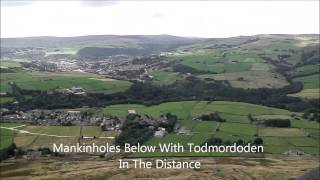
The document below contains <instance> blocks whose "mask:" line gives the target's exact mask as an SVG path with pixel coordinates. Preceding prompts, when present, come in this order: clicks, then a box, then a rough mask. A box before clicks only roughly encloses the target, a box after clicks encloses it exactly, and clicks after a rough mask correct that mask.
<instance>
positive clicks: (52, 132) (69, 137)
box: [0, 123, 116, 149]
mask: <svg viewBox="0 0 320 180" xmlns="http://www.w3.org/2000/svg"><path fill="white" fill-rule="evenodd" d="M19 125H21V124H16V123H1V124H0V126H1V127H16V126H19ZM18 129H19V130H24V131H27V132H30V133H36V134H29V133H20V132H13V131H12V130H9V129H3V128H1V129H0V131H1V140H3V139H4V141H2V142H3V143H6V142H7V143H8V142H13V141H14V142H15V143H16V145H17V146H18V147H22V148H25V149H28V148H33V149H37V148H39V147H49V148H52V146H53V145H52V144H53V143H56V144H60V143H63V144H65V145H75V144H76V143H77V142H78V137H79V134H80V126H30V125H29V126H24V127H20V128H18ZM82 132H83V136H84V137H89V138H88V139H86V138H85V139H84V140H83V141H84V142H86V143H93V142H94V143H95V144H103V143H106V142H112V140H110V139H93V138H92V137H93V136H96V137H114V136H115V135H116V133H115V132H114V131H102V130H101V129H100V127H98V126H84V127H83V130H82ZM7 134H9V135H10V136H7ZM9 145H10V144H9Z"/></svg>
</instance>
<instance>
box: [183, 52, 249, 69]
mask: <svg viewBox="0 0 320 180" xmlns="http://www.w3.org/2000/svg"><path fill="white" fill-rule="evenodd" d="M239 56H240V55H239ZM235 57H237V56H236V55H233V56H231V58H235ZM181 58H182V59H183V60H182V62H181V64H183V65H186V66H190V67H193V68H195V69H198V70H203V71H209V72H213V73H225V72H241V71H248V70H250V69H251V66H252V62H250V61H252V59H250V57H245V59H241V60H239V59H235V60H234V61H232V60H228V59H227V58H224V57H220V56H217V55H215V54H213V53H203V54H202V53H201V54H192V55H187V56H182V57H181ZM243 58H244V57H243ZM245 60H247V61H245Z"/></svg>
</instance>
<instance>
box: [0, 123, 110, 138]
mask: <svg viewBox="0 0 320 180" xmlns="http://www.w3.org/2000/svg"><path fill="white" fill-rule="evenodd" d="M23 126H26V125H23ZM18 127H21V126H17V127H11V128H9V127H1V126H0V128H2V129H8V130H11V131H15V132H18V133H22V134H31V135H39V136H48V137H58V138H75V137H78V136H59V135H54V134H44V133H34V132H29V131H25V130H19V129H16V128H18ZM83 138H84V139H94V138H93V137H91V136H84V137H83ZM114 138H115V137H111V136H105V137H96V139H114Z"/></svg>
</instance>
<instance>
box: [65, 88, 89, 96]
mask: <svg viewBox="0 0 320 180" xmlns="http://www.w3.org/2000/svg"><path fill="white" fill-rule="evenodd" d="M63 93H65V94H75V95H86V91H85V90H84V89H83V88H82V87H78V86H73V87H71V88H68V89H65V90H64V91H63Z"/></svg>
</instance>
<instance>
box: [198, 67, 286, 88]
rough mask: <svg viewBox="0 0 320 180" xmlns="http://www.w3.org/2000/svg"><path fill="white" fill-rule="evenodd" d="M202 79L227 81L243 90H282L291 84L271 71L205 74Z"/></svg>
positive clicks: (200, 76) (201, 76)
mask: <svg viewBox="0 0 320 180" xmlns="http://www.w3.org/2000/svg"><path fill="white" fill-rule="evenodd" d="M198 77H199V78H201V79H206V78H211V79H214V80H220V81H221V80H227V81H228V82H229V83H230V84H231V86H232V87H235V88H243V89H256V88H281V87H284V86H286V85H289V83H288V82H287V81H286V80H285V78H284V77H283V76H282V75H280V74H277V73H272V72H270V71H256V70H255V71H245V72H233V73H222V74H204V75H199V76H198Z"/></svg>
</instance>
